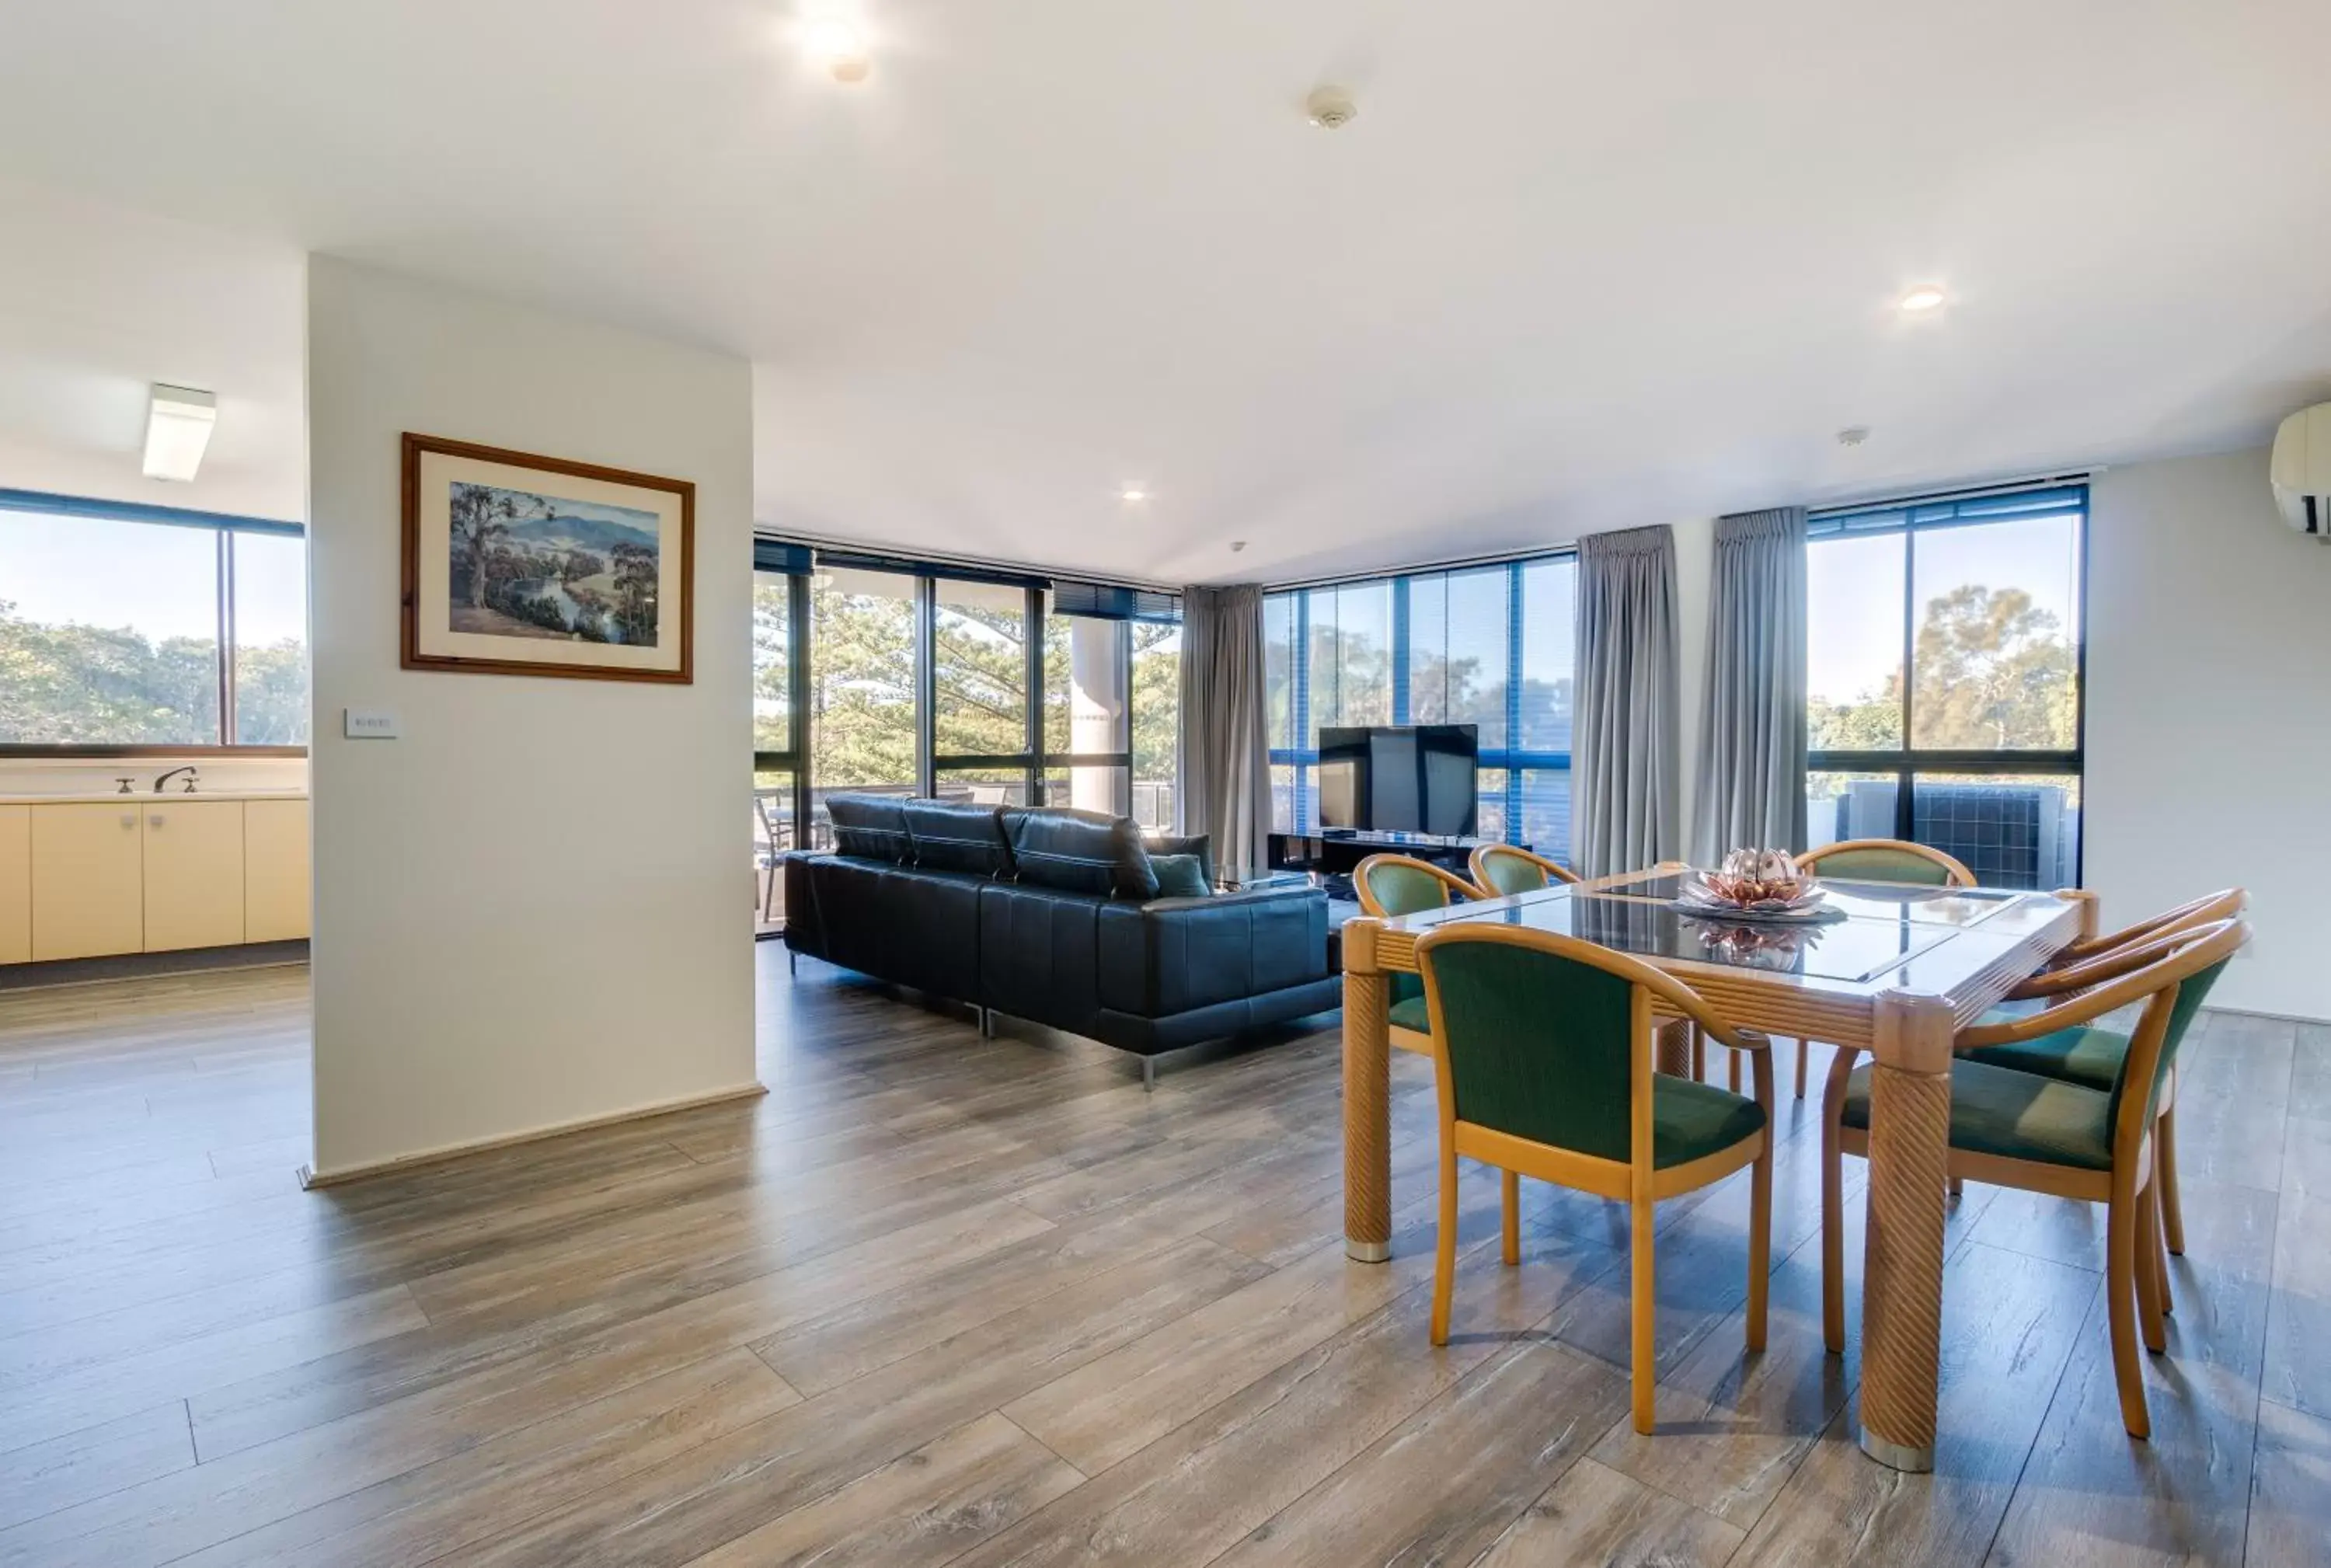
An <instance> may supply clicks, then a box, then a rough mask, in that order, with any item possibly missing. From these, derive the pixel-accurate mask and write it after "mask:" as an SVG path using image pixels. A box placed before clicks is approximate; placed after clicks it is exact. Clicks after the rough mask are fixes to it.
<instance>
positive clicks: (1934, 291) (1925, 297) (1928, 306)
mask: <svg viewBox="0 0 2331 1568" xmlns="http://www.w3.org/2000/svg"><path fill="white" fill-rule="evenodd" d="M1949 298H1950V296H1949V295H1947V294H1946V293H1944V292H1943V286H1942V285H1941V284H1940V283H1921V284H1919V285H1918V286H1917V288H1915V289H1913V290H1910V291H1909V292H1908V293H1907V294H1905V295H1903V296H1902V298H1901V299H1898V300H1897V301H1896V304H1897V306H1898V308H1899V309H1902V310H1904V311H1906V312H1908V314H1910V315H1913V316H1917V315H1921V314H1923V313H1924V312H1926V311H1928V310H1939V309H1942V307H1943V302H1944V301H1945V300H1946V299H1949Z"/></svg>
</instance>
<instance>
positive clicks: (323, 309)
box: [308, 257, 754, 1175]
mask: <svg viewBox="0 0 2331 1568" xmlns="http://www.w3.org/2000/svg"><path fill="white" fill-rule="evenodd" d="M308 405H309V455H310V463H311V469H310V476H309V518H310V532H311V543H310V566H309V570H310V579H311V605H312V611H311V615H312V622H313V625H314V635H315V694H316V711H317V715H318V719H317V724H316V738H315V742H314V747H313V753H312V755H311V758H310V761H311V764H312V766H313V787H314V793H315V822H316V879H317V898H316V918H315V939H314V974H315V996H316V1153H315V1167H316V1170H317V1172H318V1174H323V1175H329V1174H337V1173H339V1172H342V1171H345V1170H347V1169H349V1168H351V1167H359V1166H365V1165H370V1164H376V1163H378V1162H381V1161H385V1160H392V1159H395V1158H399V1157H402V1156H406V1155H416V1154H422V1153H426V1152H432V1151H435V1150H439V1149H443V1148H447V1147H452V1146H458V1145H465V1144H471V1143H476V1142H480V1141H484V1140H490V1139H495V1138H500V1137H506V1136H512V1135H517V1134H521V1133H525V1132H528V1131H532V1130H537V1129H541V1128H545V1127H549V1126H557V1125H560V1124H565V1123H569V1122H575V1121H580V1120H586V1119H592V1118H597V1117H607V1116H611V1115H616V1114H620V1113H622V1112H624V1111H626V1110H631V1109H635V1108H639V1107H648V1106H652V1105H657V1104H662V1103H669V1102H674V1101H681V1100H687V1099H690V1098H702V1097H706V1096H710V1095H715V1094H718V1093H721V1092H723V1091H731V1090H749V1088H750V1087H751V1085H752V1083H753V1077H754V1052H753V993H752V927H751V922H750V921H749V920H748V919H747V909H748V906H749V904H750V902H751V898H752V885H751V883H752V871H751V864H750V859H749V855H748V852H747V851H748V847H749V835H748V829H749V825H750V809H751V808H750V793H749V792H750V787H751V784H750V781H751V773H752V759H751V737H750V724H749V722H748V718H749V714H750V698H749V691H748V680H749V668H748V664H749V649H750V646H751V637H750V614H751V609H750V604H751V574H750V569H749V565H748V562H749V559H750V552H749V547H748V543H749V538H750V534H751V520H750V518H751V513H750V506H751V497H752V482H753V456H752V379H751V374H750V371H749V370H748V368H747V365H746V363H745V361H743V360H741V359H732V358H728V357H724V356H718V355H714V354H710V353H707V352H703V351H700V350H698V349H694V348H689V347H680V346H677V345H673V344H671V343H666V342H661V341H658V340H655V339H652V338H648V337H640V336H637V335H635V334H633V333H630V332H625V331H618V330H615V329H613V328H606V327H602V326H597V325H595V324H592V323H589V322H585V321H579V320H574V319H568V318H558V317H554V316H549V315H546V314H542V313H539V312H537V311H534V310H529V309H521V308H519V307H515V306H511V305H508V304H504V303H500V302H499V301H495V300H490V299H485V298H482V297H480V296H476V295H471V294H466V293H461V292H458V291H454V290H447V289H443V288H440V287H437V286H435V285H432V284H427V283H423V282H419V281H415V280H409V279H405V278H401V277H398V276H395V275H394V274H389V273H385V272H381V271H375V270H372V269H369V268H365V267H360V266H357V265H354V264H352V263H348V262H344V261H334V260H330V259H328V258H323V257H318V258H315V259H314V260H313V261H312V262H311V264H310V267H309V317H308ZM404 431H415V432H423V433H428V434H433V435H441V436H449V437H454V438H458V439H461V440H468V441H476V442H486V443H488V444H491V445H496V446H503V447H509V448H514V449H517V450H519V451H533V452H540V453H544V454H546V455H552V456H558V457H566V458H574V459H579V460H583V461H590V462H597V463H604V464H608V465H611V466H614V467H619V468H628V469H633V470H641V471H644V472H648V473H653V474H660V475H667V476H671V477H673V478H679V479H687V480H693V481H695V483H696V486H697V492H696V530H697V537H696V594H697V597H696V640H697V648H696V679H695V683H694V684H693V685H690V686H669V685H648V684H637V683H631V682H623V681H597V680H573V679H564V680H562V679H533V678H519V677H509V676H490V675H468V674H449V673H440V672H423V671H407V670H400V669H399V668H398V654H397V647H398V639H397V621H398V612H397V584H398V527H399V521H398V519H399V510H398V483H399V470H398V436H399V433H400V432H404ZM350 706H357V707H372V708H394V709H395V710H396V711H397V712H398V714H399V715H400V716H401V717H402V719H403V729H404V736H403V738H402V739H399V740H395V741H378V740H374V741H353V742H352V741H348V740H345V739H342V738H340V737H339V731H340V728H341V721H340V713H341V709H342V708H347V707H350Z"/></svg>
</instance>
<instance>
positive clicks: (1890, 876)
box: [1813, 849, 1951, 888]
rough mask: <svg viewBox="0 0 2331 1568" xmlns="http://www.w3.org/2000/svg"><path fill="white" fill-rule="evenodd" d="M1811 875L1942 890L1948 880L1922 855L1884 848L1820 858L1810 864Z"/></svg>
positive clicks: (1947, 873) (1945, 872)
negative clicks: (1811, 867)
mask: <svg viewBox="0 0 2331 1568" xmlns="http://www.w3.org/2000/svg"><path fill="white" fill-rule="evenodd" d="M1813 875H1814V876H1816V877H1819V878H1821V879H1822V880H1823V881H1830V882H1917V883H1919V884H1921V885H1923V886H1926V887H1929V888H1940V887H1943V886H1945V885H1946V884H1947V883H1948V882H1949V881H1950V879H1951V874H1950V871H1949V870H1947V869H1946V868H1945V867H1942V866H1938V865H1936V864H1935V862H1934V861H1932V860H1927V858H1926V857H1925V856H1923V855H1912V854H1906V853H1905V852H1903V851H1900V850H1884V849H1869V850H1843V851H1839V852H1838V853H1836V854H1834V855H1823V856H1822V858H1821V859H1820V860H1819V861H1818V862H1816V863H1815V864H1814V866H1813Z"/></svg>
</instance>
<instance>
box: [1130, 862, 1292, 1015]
mask: <svg viewBox="0 0 2331 1568" xmlns="http://www.w3.org/2000/svg"><path fill="white" fill-rule="evenodd" d="M1099 962H1100V1001H1101V1005H1102V1006H1104V1007H1108V1008H1113V1009H1115V1010H1117V1011H1118V1012H1130V1013H1137V1014H1139V1015H1140V1016H1142V1017H1145V1018H1163V1017H1167V1016H1170V1015H1171V1014H1174V1013H1176V1012H1188V1011H1189V1010H1191V1009H1192V1008H1196V1007H1208V1006H1212V1005H1213V1004H1215V1003H1223V1002H1234V1001H1238V1000H1241V999H1242V998H1245V997H1250V996H1260V995H1262V994H1264V993H1268V992H1272V991H1280V990H1283V989H1285V988H1286V987H1288V986H1290V985H1300V984H1304V983H1305V982H1307V981H1313V980H1322V979H1325V978H1327V894H1325V893H1323V892H1321V891H1320V890H1319V889H1317V888H1258V889H1254V890H1252V891H1251V892H1242V893H1223V894H1218V895H1216V896H1214V897H1213V898H1153V899H1151V900H1150V901H1149V902H1147V903H1146V904H1127V903H1111V904H1109V905H1108V906H1106V907H1104V908H1102V909H1101V911H1100V921H1099Z"/></svg>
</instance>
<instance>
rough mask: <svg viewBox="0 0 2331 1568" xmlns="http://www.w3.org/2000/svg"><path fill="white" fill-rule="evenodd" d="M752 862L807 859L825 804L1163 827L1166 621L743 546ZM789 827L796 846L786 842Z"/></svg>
mask: <svg viewBox="0 0 2331 1568" xmlns="http://www.w3.org/2000/svg"><path fill="white" fill-rule="evenodd" d="M754 565H755V576H754V594H753V751H754V758H753V767H754V794H755V807H754V810H755V819H754V857H755V866H756V870H757V871H758V872H759V873H760V874H761V879H760V882H759V885H758V893H757V897H758V898H759V909H760V924H761V927H762V928H763V929H764V930H771V929H775V928H776V927H777V926H779V925H780V924H781V923H782V920H783V914H784V910H783V887H782V879H781V878H775V877H773V876H772V875H771V868H772V865H773V863H774V860H775V856H777V855H779V854H781V853H783V852H784V851H786V850H789V849H794V848H796V847H808V848H823V847H825V846H827V845H829V844H830V843H831V842H832V834H833V828H832V823H831V821H830V819H829V818H828V816H827V814H826V813H825V811H824V809H823V803H824V801H825V799H826V797H827V796H828V795H830V794H833V793H834V792H836V791H848V792H852V793H866V792H876V793H881V794H897V795H917V794H936V795H937V796H938V797H940V798H941V799H948V800H962V801H976V802H983V803H994V804H1013V805H1018V804H1026V803H1045V804H1051V805H1076V806H1081V807H1085V808H1087V809H1089V810H1094V811H1102V812H1108V813H1115V814H1118V815H1128V814H1129V815H1131V816H1133V817H1134V818H1135V819H1136V820H1137V821H1138V822H1141V824H1142V825H1143V826H1145V827H1152V828H1168V827H1171V826H1172V825H1173V821H1174V787H1175V776H1174V775H1175V762H1176V758H1177V755H1178V752H1179V747H1180V736H1179V730H1180V720H1181V631H1182V628H1181V605H1180V603H1179V601H1178V600H1177V599H1176V598H1175V596H1174V595H1173V594H1165V593H1159V592H1154V591H1149V590H1137V589H1130V588H1118V587H1101V586H1096V585H1093V584H1059V585H1058V586H1057V587H1054V586H1051V585H1049V584H1045V583H1043V582H1042V580H1038V579H1031V578H1022V577H1005V576H1002V575H970V574H968V573H967V572H965V571H962V570H950V569H949V568H947V567H943V566H936V565H934V566H925V565H922V564H920V563H917V562H910V561H893V560H890V559H887V558H878V557H872V556H838V555H828V554H826V553H823V552H813V551H812V550H811V549H809V548H808V547H806V546H799V545H785V544H781V543H779V542H777V541H775V540H771V539H760V540H756V541H755V545H754ZM803 823H806V824H808V825H807V829H806V831H803V830H802V828H801V827H800V826H799V824H803Z"/></svg>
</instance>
